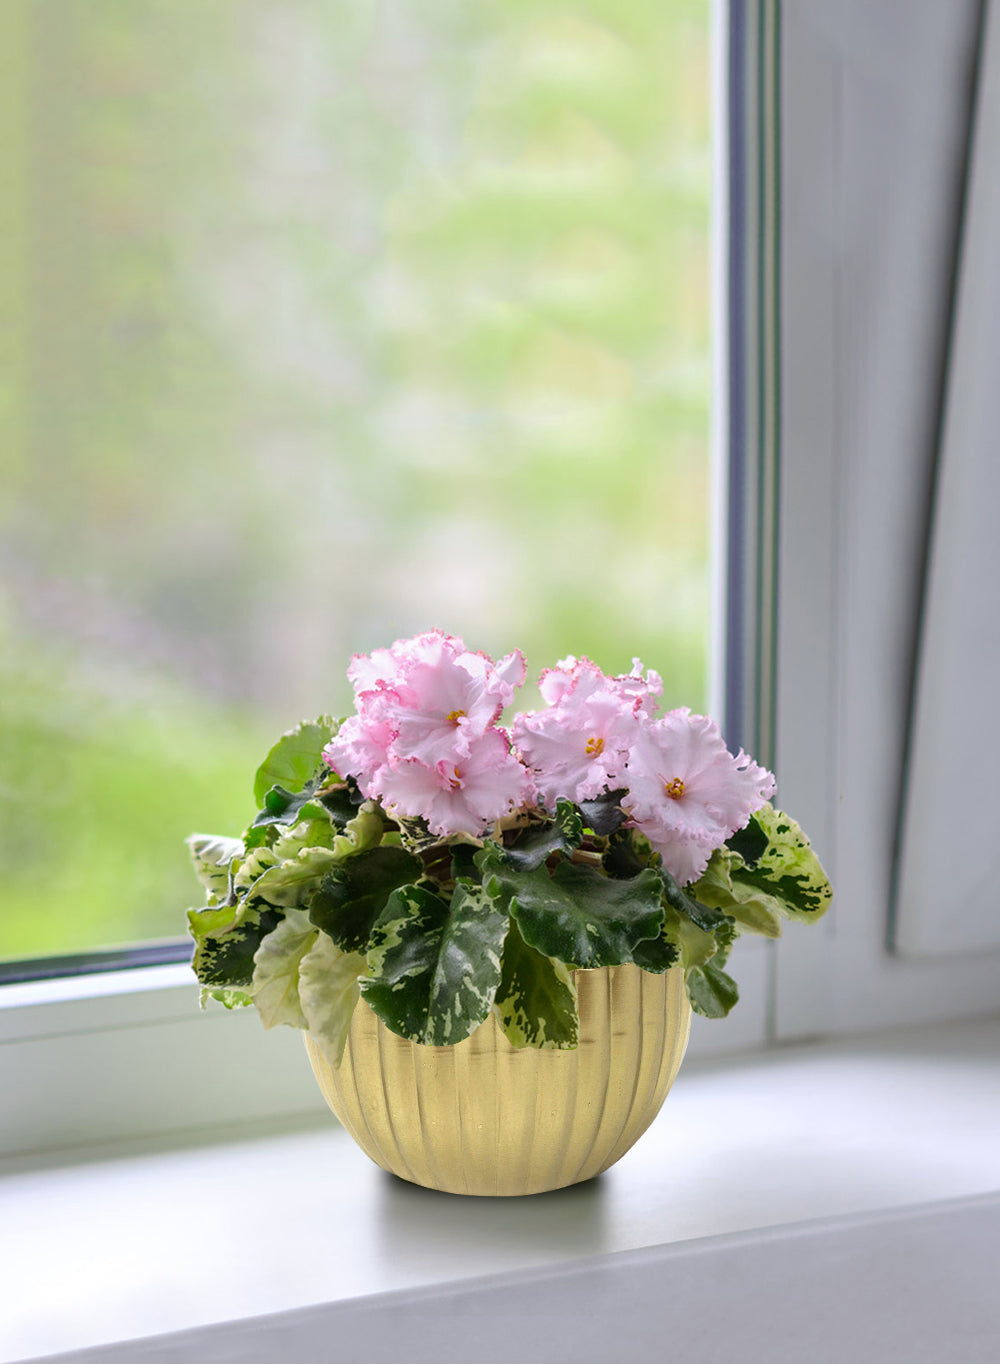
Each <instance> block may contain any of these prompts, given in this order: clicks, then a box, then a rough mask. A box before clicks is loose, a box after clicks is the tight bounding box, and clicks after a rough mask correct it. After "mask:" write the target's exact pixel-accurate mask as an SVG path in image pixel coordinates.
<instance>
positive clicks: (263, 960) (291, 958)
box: [250, 909, 319, 1028]
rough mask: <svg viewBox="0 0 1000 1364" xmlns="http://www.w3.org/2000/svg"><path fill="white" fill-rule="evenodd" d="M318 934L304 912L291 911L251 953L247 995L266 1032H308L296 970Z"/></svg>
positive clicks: (299, 910)
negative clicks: (279, 1029)
mask: <svg viewBox="0 0 1000 1364" xmlns="http://www.w3.org/2000/svg"><path fill="white" fill-rule="evenodd" d="M318 934H319V929H318V928H316V927H315V926H314V925H313V924H312V923H311V922H310V920H309V915H308V914H307V913H306V911H305V910H304V909H290V910H289V911H288V913H287V914H286V915H285V917H284V918H283V919H282V921H281V923H279V924H278V926H277V927H276V928H275V929H274V930H273V931H272V932H271V933H269V934H268V935H267V937H266V938H264V939H263V940H262V942H261V944H260V946H259V947H258V948H257V951H256V952H255V953H254V959H253V962H254V966H253V980H252V982H251V985H250V993H251V995H253V1002H254V1004H255V1005H256V1006H257V1012H258V1013H259V1014H260V1017H261V1022H262V1023H263V1024H264V1027H265V1028H274V1027H277V1025H278V1024H279V1023H287V1024H288V1026H289V1027H292V1028H307V1027H308V1026H309V1025H308V1023H307V1021H306V1017H305V1014H304V1013H303V1012H302V1006H301V1004H300V1003H299V966H300V964H301V962H302V958H303V957H304V956H305V955H306V953H307V952H308V951H309V949H310V948H311V947H312V945H313V943H314V942H315V941H316V938H317V936H318Z"/></svg>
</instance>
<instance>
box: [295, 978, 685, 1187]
mask: <svg viewBox="0 0 1000 1364" xmlns="http://www.w3.org/2000/svg"><path fill="white" fill-rule="evenodd" d="M572 974H573V978H574V981H575V984H576V988H577V996H578V1005H579V1013H580V1034H579V1043H578V1045H577V1047H576V1048H575V1049H573V1050H557V1049H554V1048H538V1047H523V1048H515V1047H513V1046H512V1045H511V1044H510V1042H508V1040H507V1038H506V1036H505V1035H504V1033H503V1031H502V1030H501V1028H500V1026H499V1024H498V1022H497V1020H496V1018H495V1017H494V1016H493V1015H492V1014H491V1015H490V1016H489V1017H488V1018H487V1019H486V1022H485V1023H483V1024H482V1026H481V1027H479V1028H477V1030H476V1031H475V1032H474V1033H473V1034H472V1035H471V1036H470V1037H468V1038H466V1039H465V1041H463V1042H460V1043H458V1044H456V1045H455V1046H449V1047H428V1046H423V1045H420V1044H418V1043H415V1042H411V1041H409V1040H408V1039H407V1038H404V1037H398V1036H397V1035H396V1034H395V1033H392V1032H390V1031H389V1029H388V1028H387V1027H386V1026H385V1024H384V1023H383V1022H382V1021H381V1019H379V1018H378V1017H377V1016H376V1015H375V1014H374V1013H373V1012H372V1010H371V1009H370V1008H369V1006H368V1005H367V1004H366V1003H365V1002H364V1000H361V1001H360V1002H359V1003H358V1006H357V1008H356V1009H355V1012H354V1016H353V1018H352V1021H351V1028H350V1033H349V1036H348V1041H347V1046H346V1049H345V1052H344V1058H343V1061H342V1063H341V1065H340V1067H339V1068H334V1067H333V1066H332V1065H331V1064H330V1062H329V1061H328V1060H327V1058H326V1056H325V1054H324V1053H323V1051H322V1049H321V1048H320V1047H319V1046H317V1044H316V1043H315V1042H314V1041H313V1040H312V1038H310V1037H309V1036H308V1034H307V1035H306V1047H307V1049H308V1052H309V1057H310V1060H311V1062H312V1066H313V1071H314V1072H315V1075H316V1079H317V1081H318V1082H319V1086H320V1089H321V1091H322V1093H323V1095H324V1097H325V1099H326V1101H327V1103H328V1104H329V1105H330V1107H331V1108H332V1110H333V1112H334V1113H335V1114H336V1116H337V1117H338V1118H339V1120H340V1121H341V1123H342V1124H343V1125H344V1127H345V1128H346V1129H347V1131H348V1132H349V1133H350V1134H351V1136H352V1137H353V1138H354V1140H355V1141H356V1142H357V1143H358V1145H359V1146H360V1147H361V1149H362V1150H363V1151H364V1152H365V1154H366V1155H368V1156H369V1157H370V1158H371V1159H372V1160H373V1161H375V1163H376V1164H377V1165H380V1166H381V1167H382V1168H383V1169H384V1170H388V1171H389V1172H390V1173H392V1174H394V1175H399V1176H400V1177H401V1178H402V1179H406V1180H410V1181H411V1182H412V1183H414V1184H421V1185H424V1186H425V1187H427V1188H432V1189H440V1190H442V1191H444V1192H447V1193H459V1194H476V1195H483V1196H491V1195H492V1196H496V1195H502V1196H509V1195H518V1194H532V1193H542V1192H545V1191H547V1190H551V1189H560V1188H564V1187H565V1186H566V1185H569V1184H576V1183H579V1182H581V1181H582V1180H585V1179H591V1178H593V1176H594V1175H597V1174H600V1173H601V1172H602V1171H603V1170H606V1169H608V1167H609V1166H611V1165H613V1164H614V1163H615V1161H617V1160H618V1159H620V1157H621V1156H623V1155H624V1154H625V1152H626V1151H628V1150H629V1148H630V1147H631V1146H632V1145H634V1143H635V1142H636V1141H637V1140H638V1139H639V1137H641V1136H642V1134H643V1132H645V1130H646V1128H647V1127H648V1126H649V1124H650V1123H651V1122H652V1121H653V1119H654V1118H655V1117H656V1115H657V1113H658V1112H659V1110H660V1107H661V1106H662V1104H663V1100H664V1099H665V1098H666V1095H667V1091H668V1090H669V1088H670V1086H671V1084H672V1083H673V1080H674V1077H675V1076H676V1074H677V1071H678V1069H679V1068H680V1064H681V1061H682V1060H683V1057H684V1051H685V1048H686V1047H687V1040H688V1034H689V1031H690V1027H691V1007H690V1004H689V1003H688V997H687V991H686V989H685V985H684V972H683V971H682V970H681V969H680V968H678V967H674V968H673V969H671V970H669V971H666V972H664V973H663V974H662V975H653V974H651V973H650V972H648V971H642V970H640V968H639V967H637V966H632V965H626V966H610V967H604V968H603V969H600V970H595V971H575V972H573V973H572Z"/></svg>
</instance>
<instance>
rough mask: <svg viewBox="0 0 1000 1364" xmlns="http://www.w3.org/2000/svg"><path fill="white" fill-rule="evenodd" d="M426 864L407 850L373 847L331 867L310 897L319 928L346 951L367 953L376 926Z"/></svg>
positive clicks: (312, 910) (311, 907)
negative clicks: (395, 893) (391, 901)
mask: <svg viewBox="0 0 1000 1364" xmlns="http://www.w3.org/2000/svg"><path fill="white" fill-rule="evenodd" d="M423 870H424V864H423V863H422V862H421V860H420V858H419V857H416V856H414V854H413V853H411V852H407V851H406V849H405V848H394V847H391V846H390V847H384V848H369V849H367V850H366V851H364V852H359V853H355V854H354V855H353V856H352V857H348V858H345V859H344V861H343V862H342V863H340V864H339V865H338V866H335V867H331V868H330V870H329V871H328V872H327V873H326V875H325V876H324V877H323V879H322V881H321V882H320V883H319V885H318V886H317V887H316V889H315V890H314V891H313V893H312V895H311V896H310V898H309V913H310V916H311V918H312V921H313V923H314V924H315V925H316V927H317V928H321V929H322V930H323V932H324V933H327V934H329V936H330V937H331V938H332V939H333V941H334V942H335V943H336V944H337V946H338V947H340V948H342V949H343V950H344V951H345V952H358V951H362V952H363V951H364V950H365V949H366V947H367V945H368V937H369V935H370V933H371V931H372V925H373V924H374V923H375V921H376V919H377V918H378V917H379V915H380V914H381V913H382V911H383V910H384V908H385V905H386V901H387V900H388V899H389V896H390V895H391V894H392V892H393V891H394V890H396V889H397V887H399V886H405V885H407V883H408V882H410V881H415V880H417V878H418V877H420V876H421V875H422V874H423Z"/></svg>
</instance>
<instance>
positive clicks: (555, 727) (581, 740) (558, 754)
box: [512, 688, 635, 810]
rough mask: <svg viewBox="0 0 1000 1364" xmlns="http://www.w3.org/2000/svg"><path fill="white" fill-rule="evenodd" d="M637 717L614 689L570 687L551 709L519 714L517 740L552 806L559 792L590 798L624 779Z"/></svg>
mask: <svg viewBox="0 0 1000 1364" xmlns="http://www.w3.org/2000/svg"><path fill="white" fill-rule="evenodd" d="M634 730H635V717H634V715H633V713H632V709H631V706H630V705H624V704H623V703H622V701H621V699H620V698H619V697H617V696H615V695H614V694H613V693H612V692H610V691H594V692H592V693H589V694H588V689H587V688H581V689H580V690H579V691H577V690H574V691H571V692H569V693H567V694H566V695H565V696H564V697H563V699H562V701H561V702H560V703H559V705H557V706H552V707H551V708H550V709H549V710H543V711H534V712H531V713H529V714H526V715H517V716H515V718H514V724H513V727H512V733H513V739H514V744H515V746H516V748H517V749H518V751H519V752H520V754H521V757H522V758H523V759H524V761H525V762H526V763H527V764H528V766H529V767H530V768H531V769H532V771H533V772H534V774H535V783H536V786H537V790H538V797H539V800H540V801H541V802H542V804H543V805H545V806H546V807H547V808H548V809H550V810H554V809H555V807H556V802H557V801H558V799H559V797H560V796H563V797H565V798H566V799H567V800H574V801H580V800H592V799H593V798H594V797H595V796H599V795H600V794H601V792H602V791H605V790H609V789H611V788H613V787H614V786H616V785H619V784H620V779H621V776H622V773H623V772H624V769H625V762H626V759H627V758H628V751H629V746H630V744H631V742H632V740H633V738H634Z"/></svg>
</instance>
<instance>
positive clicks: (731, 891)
mask: <svg viewBox="0 0 1000 1364" xmlns="http://www.w3.org/2000/svg"><path fill="white" fill-rule="evenodd" d="M740 865H742V863H741V860H740V858H739V856H738V854H736V853H734V852H731V851H730V849H729V848H716V850H715V852H713V854H712V856H711V858H710V860H709V863H708V866H707V867H706V868H705V871H704V872H703V874H702V875H701V877H700V878H699V879H698V880H697V881H696V882H695V883H694V885H693V886H691V888H690V889H691V891H692V892H694V893H696V894H697V896H698V899H699V900H701V901H702V902H703V903H704V904H706V905H714V906H715V907H716V908H717V909H720V910H723V911H724V912H725V913H726V914H728V915H729V916H730V917H731V918H733V919H735V920H736V922H737V923H738V924H739V926H740V928H742V929H743V930H744V931H745V932H747V933H757V934H759V935H760V936H761V937H764V938H780V937H781V910H780V908H779V906H778V902H777V901H776V900H775V899H774V897H773V896H771V895H768V894H766V893H765V892H763V891H758V890H755V889H753V887H751V886H745V885H741V884H738V883H737V884H735V885H734V883H733V878H732V869H733V867H734V866H740Z"/></svg>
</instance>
